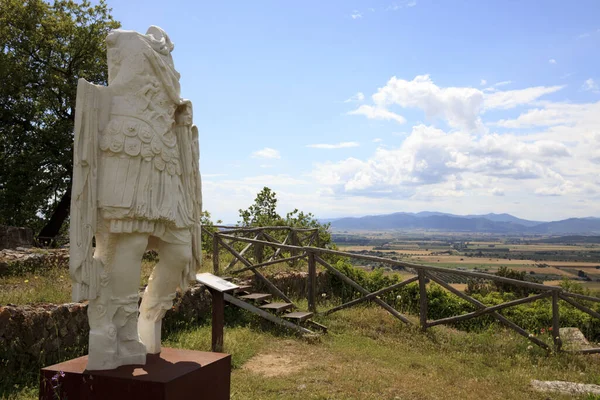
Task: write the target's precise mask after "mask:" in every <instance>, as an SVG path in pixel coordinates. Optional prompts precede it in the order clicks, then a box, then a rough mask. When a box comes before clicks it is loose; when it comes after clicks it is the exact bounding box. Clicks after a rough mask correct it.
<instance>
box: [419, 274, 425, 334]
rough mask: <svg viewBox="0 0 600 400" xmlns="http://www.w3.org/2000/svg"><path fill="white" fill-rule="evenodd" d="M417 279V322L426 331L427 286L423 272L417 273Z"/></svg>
mask: <svg viewBox="0 0 600 400" xmlns="http://www.w3.org/2000/svg"><path fill="white" fill-rule="evenodd" d="M418 278H419V321H420V324H421V329H422V330H426V329H427V286H426V282H425V278H426V277H425V271H423V270H420V271H418Z"/></svg>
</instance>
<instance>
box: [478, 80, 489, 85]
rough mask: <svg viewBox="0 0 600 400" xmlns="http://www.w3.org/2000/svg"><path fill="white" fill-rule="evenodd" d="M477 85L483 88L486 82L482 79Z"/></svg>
mask: <svg viewBox="0 0 600 400" xmlns="http://www.w3.org/2000/svg"><path fill="white" fill-rule="evenodd" d="M479 84H480V85H481V86H485V85H487V81H486V80H485V79H482V80H481V81H480V82H479Z"/></svg>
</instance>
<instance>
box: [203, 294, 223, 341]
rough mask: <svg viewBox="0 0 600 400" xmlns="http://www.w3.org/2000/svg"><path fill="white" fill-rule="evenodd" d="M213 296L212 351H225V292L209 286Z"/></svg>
mask: <svg viewBox="0 0 600 400" xmlns="http://www.w3.org/2000/svg"><path fill="white" fill-rule="evenodd" d="M207 288H208V291H209V292H210V294H211V296H212V351H213V352H217V353H220V352H222V351H223V327H224V326H225V301H224V297H223V295H224V292H220V291H218V290H215V289H213V288H210V287H208V286H207Z"/></svg>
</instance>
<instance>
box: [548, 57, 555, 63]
mask: <svg viewBox="0 0 600 400" xmlns="http://www.w3.org/2000/svg"><path fill="white" fill-rule="evenodd" d="M548 62H549V63H550V64H556V60H555V59H554V58H551V59H549V60H548Z"/></svg>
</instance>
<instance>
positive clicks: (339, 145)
mask: <svg viewBox="0 0 600 400" xmlns="http://www.w3.org/2000/svg"><path fill="white" fill-rule="evenodd" d="M358 146H360V144H359V143H357V142H340V143H335V144H327V143H318V144H308V145H306V147H312V148H313V149H346V148H348V147H358Z"/></svg>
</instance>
